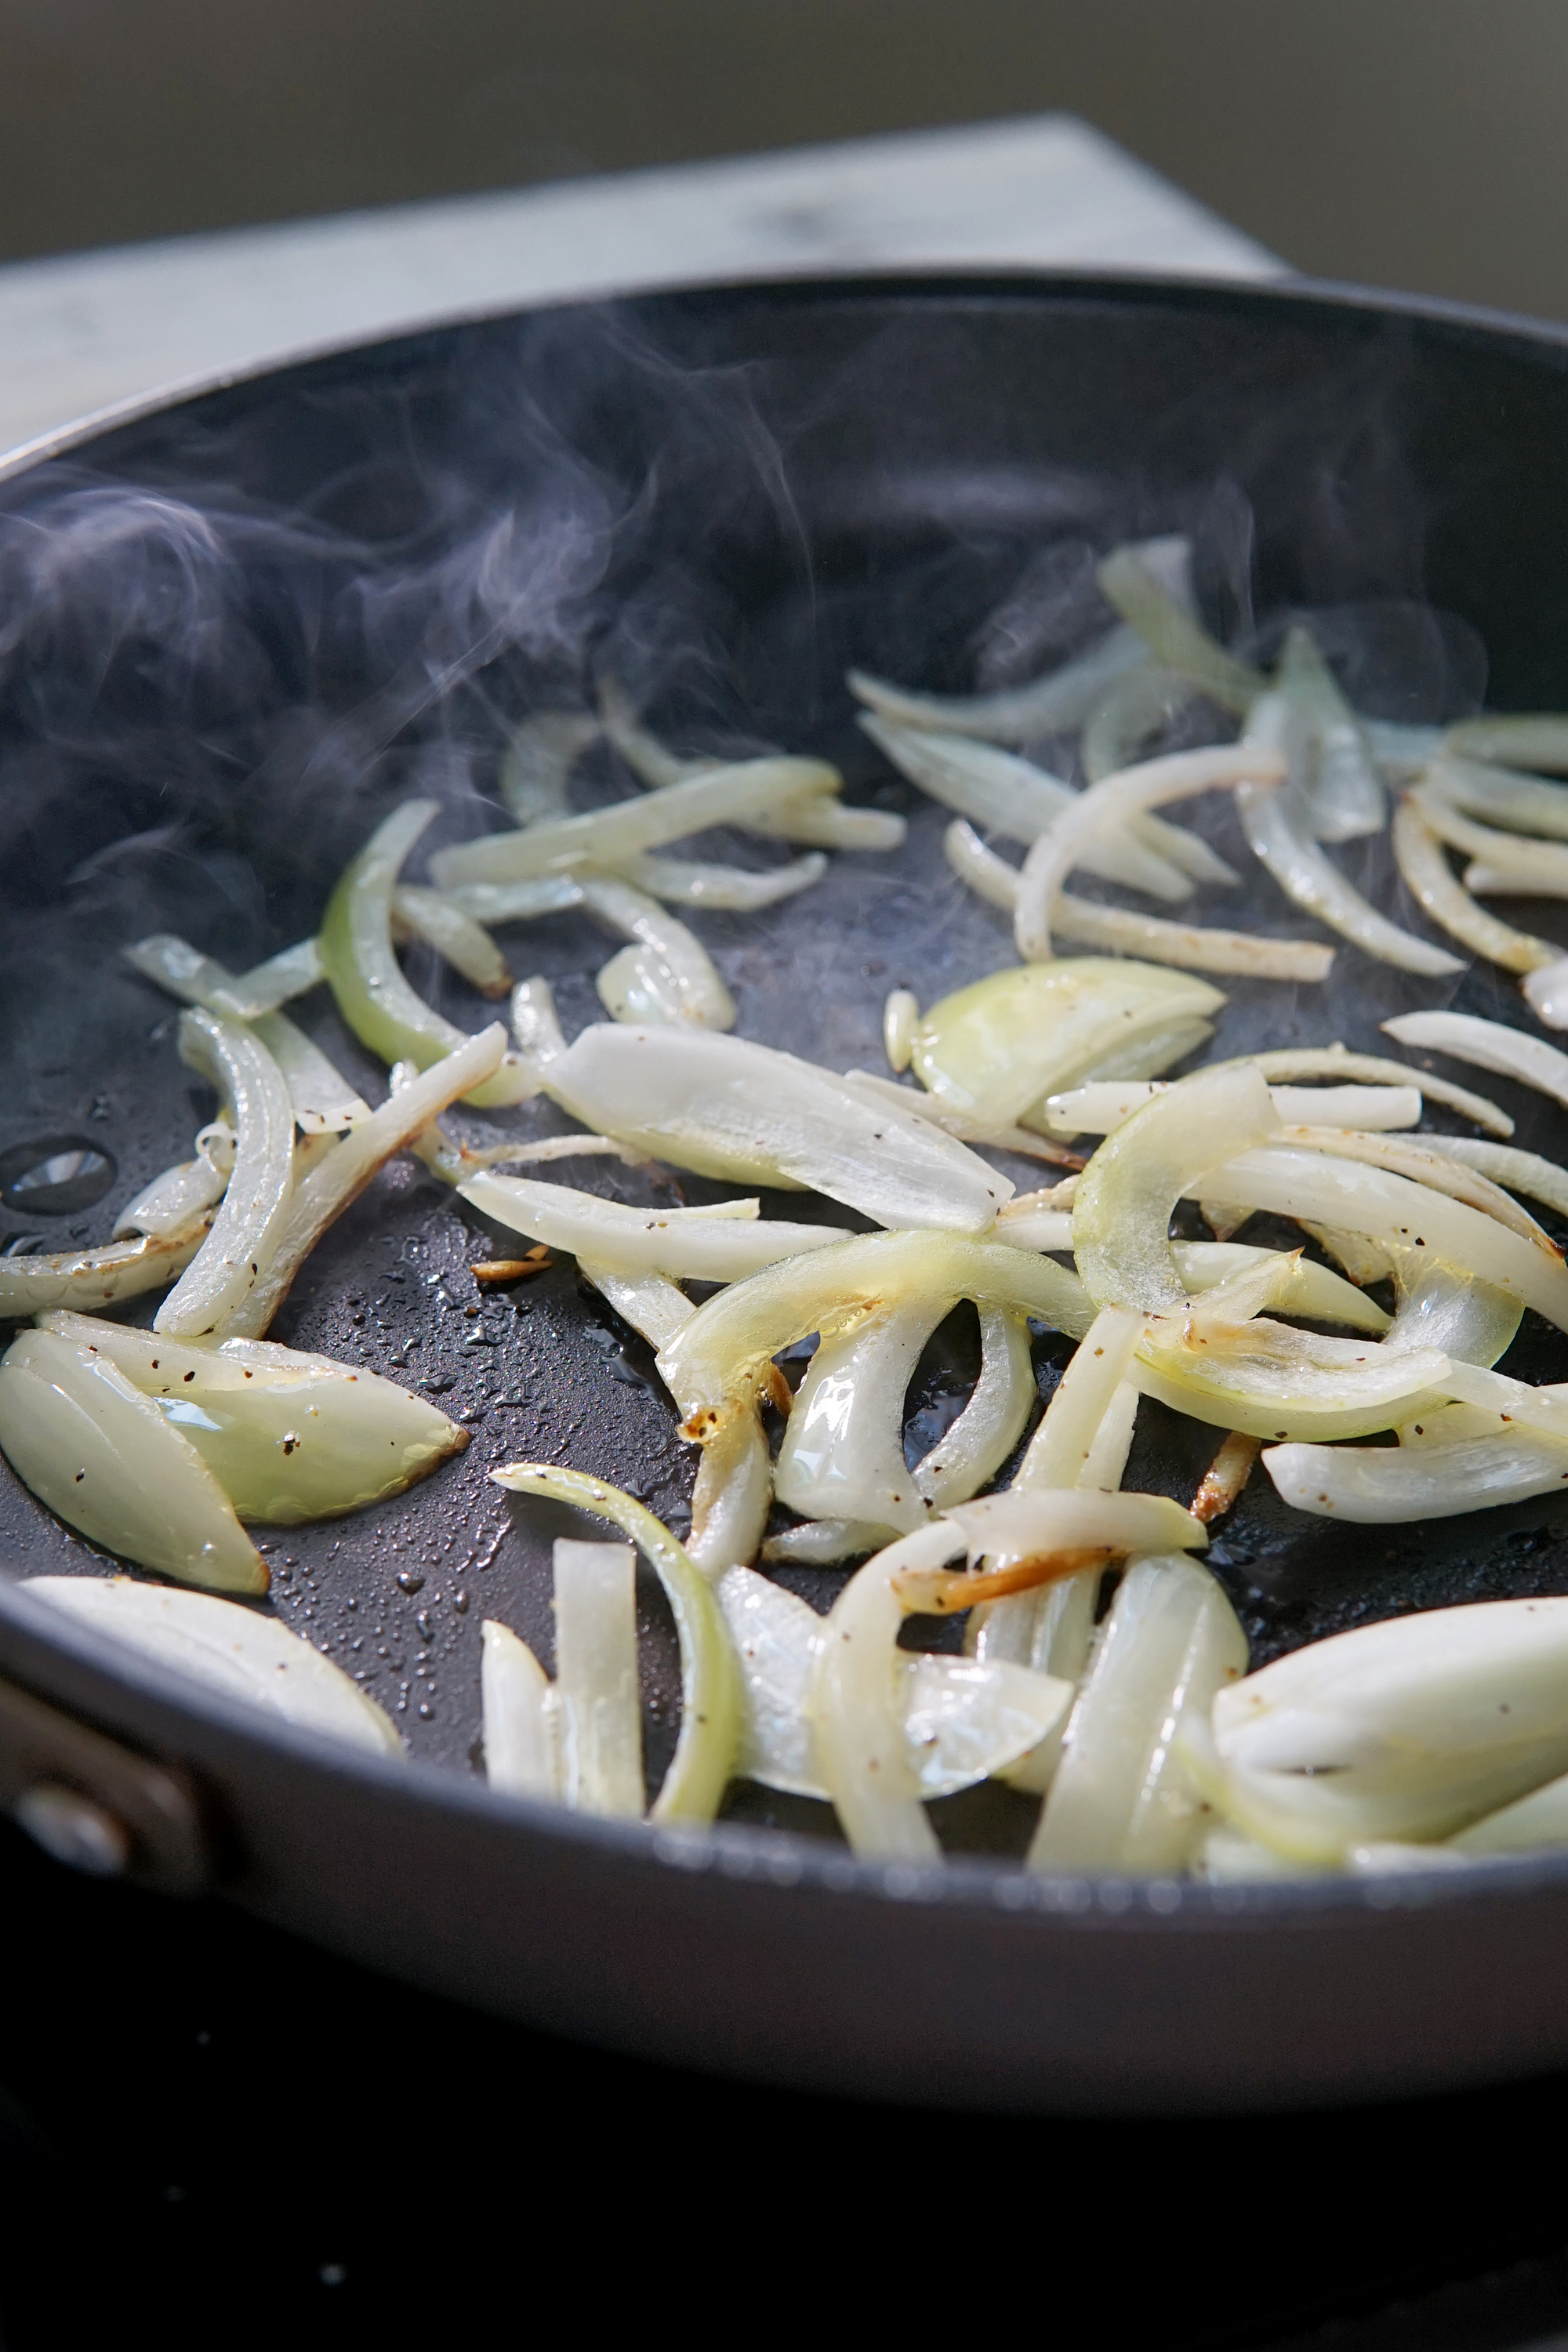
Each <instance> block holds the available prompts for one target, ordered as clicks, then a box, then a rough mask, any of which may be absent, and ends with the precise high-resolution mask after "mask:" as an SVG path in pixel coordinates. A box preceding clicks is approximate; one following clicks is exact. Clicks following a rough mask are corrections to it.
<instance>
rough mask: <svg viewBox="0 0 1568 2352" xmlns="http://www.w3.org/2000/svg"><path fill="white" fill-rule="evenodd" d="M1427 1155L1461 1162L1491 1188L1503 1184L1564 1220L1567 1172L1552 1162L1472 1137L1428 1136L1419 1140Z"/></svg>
mask: <svg viewBox="0 0 1568 2352" xmlns="http://www.w3.org/2000/svg"><path fill="white" fill-rule="evenodd" d="M1423 1140H1424V1142H1425V1143H1426V1148H1427V1150H1430V1151H1436V1152H1438V1153H1440V1154H1441V1155H1442V1156H1443V1158H1445V1159H1447V1160H1462V1161H1463V1163H1464V1165H1465V1166H1466V1167H1467V1168H1475V1169H1478V1170H1479V1171H1480V1173H1481V1174H1482V1175H1483V1176H1489V1177H1490V1179H1491V1181H1492V1182H1493V1183H1494V1184H1506V1185H1507V1187H1508V1189H1509V1190H1510V1192H1522V1193H1524V1195H1525V1196H1526V1198H1527V1199H1529V1200H1531V1201H1544V1202H1545V1203H1546V1205H1547V1207H1548V1208H1549V1209H1555V1210H1556V1212H1557V1213H1558V1215H1559V1216H1561V1217H1568V1168H1560V1167H1559V1166H1558V1164H1557V1162H1556V1160H1542V1158H1541V1157H1540V1155H1539V1154H1538V1153H1536V1152H1533V1151H1516V1150H1514V1149H1513V1147H1512V1146H1511V1145H1510V1144H1507V1143H1486V1142H1483V1141H1482V1140H1481V1139H1480V1138H1479V1136H1472V1135H1428V1136H1426V1137H1424V1138H1423Z"/></svg>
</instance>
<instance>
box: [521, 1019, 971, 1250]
mask: <svg viewBox="0 0 1568 2352" xmlns="http://www.w3.org/2000/svg"><path fill="white" fill-rule="evenodd" d="M542 1082H543V1084H544V1086H545V1088H546V1090H547V1091H548V1092H549V1093H550V1094H551V1095H552V1096H553V1097H554V1098H555V1100H556V1101H557V1102H558V1103H560V1104H561V1105H562V1107H563V1108H564V1109H566V1110H568V1111H570V1112H571V1114H572V1116H573V1117H574V1118H580V1119H581V1120H582V1121H583V1123H584V1126H585V1127H591V1128H595V1129H598V1130H599V1131H600V1132H602V1133H604V1134H605V1135H616V1136H619V1137H620V1138H621V1139H622V1140H623V1141H625V1142H627V1143H634V1144H636V1145H637V1146H638V1147H639V1148H640V1149H641V1150H644V1151H645V1152H647V1154H648V1156H649V1157H650V1158H654V1159H659V1160H668V1161H669V1162H671V1163H672V1164H673V1165H674V1166H676V1167H678V1168H690V1169H693V1170H695V1171H696V1172H697V1173H698V1174H699V1175H702V1176H717V1177H721V1178H728V1179H730V1180H731V1181H738V1182H742V1183H745V1182H751V1183H761V1184H773V1185H779V1184H782V1185H786V1186H789V1187H792V1188H803V1187H810V1188H811V1189H812V1190H814V1191H816V1192H826V1194H827V1196H828V1198H829V1200H834V1201H842V1202H845V1203H846V1204H847V1206H848V1207H850V1208H854V1209H859V1210H860V1211H862V1212H863V1213H864V1214H865V1215H867V1216H868V1217H875V1218H876V1219H877V1220H878V1222H879V1223H883V1224H887V1225H891V1226H909V1225H940V1226H945V1227H952V1228H953V1229H954V1230H956V1231H959V1232H964V1233H978V1232H983V1231H984V1229H985V1227H986V1226H988V1225H989V1224H990V1223H992V1221H993V1220H994V1217H995V1214H996V1212H997V1210H998V1209H999V1208H1000V1206H1001V1205H1002V1202H1004V1201H1005V1200H1007V1199H1008V1198H1009V1197H1010V1196H1011V1194H1012V1191H1013V1187H1012V1185H1011V1184H1010V1183H1009V1181H1007V1179H1006V1178H1005V1176H999V1175H997V1174H996V1172H995V1171H994V1169H991V1168H988V1167H987V1166H986V1164H985V1162H984V1160H978V1159H976V1158H975V1156H974V1154H973V1152H972V1151H969V1150H965V1148H964V1146H963V1144H962V1143H960V1142H958V1141H957V1140H956V1139H954V1138H952V1137H951V1136H947V1135H944V1134H942V1132H941V1130H940V1129H935V1128H933V1127H932V1126H931V1124H930V1123H929V1122H928V1121H926V1120H923V1119H921V1118H915V1117H913V1116H912V1115H911V1114H910V1113H907V1112H904V1113H900V1111H898V1110H896V1109H893V1108H887V1109H884V1108H882V1107H881V1104H880V1102H879V1103H877V1104H876V1105H873V1104H872V1103H870V1102H869V1101H868V1100H867V1098H866V1097H865V1096H863V1095H861V1094H858V1093H857V1092H856V1091H855V1090H854V1089H852V1088H851V1087H847V1086H846V1085H845V1083H844V1081H843V1079H842V1078H837V1077H835V1076H833V1075H832V1073H831V1072H829V1071H827V1070H822V1069H818V1068H816V1066H815V1065H814V1064H812V1063H810V1062H803V1061H798V1060H797V1059H796V1058H795V1055H793V1054H780V1053H775V1052H774V1051H773V1049H772V1047H770V1046H767V1045H752V1044H751V1043H749V1042H747V1041H743V1040H742V1039H741V1038H739V1037H719V1036H714V1035H711V1034H704V1033H702V1032H700V1031H696V1030H674V1029H629V1028H622V1027H621V1026H619V1025H618V1024H615V1023H609V1022H601V1023H599V1024H596V1025H595V1026H594V1027H592V1028H589V1029H584V1030H583V1031H582V1032H581V1034H579V1035H578V1036H577V1037H576V1038H575V1039H574V1042H573V1044H572V1045H570V1046H568V1047H567V1049H566V1051H565V1052H564V1053H563V1054H561V1055H557V1056H555V1057H554V1058H553V1059H552V1060H551V1061H549V1062H548V1063H547V1064H545V1065H544V1066H542Z"/></svg>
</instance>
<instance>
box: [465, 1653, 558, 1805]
mask: <svg viewBox="0 0 1568 2352" xmlns="http://www.w3.org/2000/svg"><path fill="white" fill-rule="evenodd" d="M481 1630H482V1637H483V1643H484V1646H483V1650H482V1653H481V1655H480V1661H479V1694H480V1703H481V1706H482V1708H483V1716H484V1737H485V1778H486V1780H488V1781H489V1785H490V1787H491V1788H492V1789H499V1790H501V1791H502V1792H503V1793H504V1794H505V1795H507V1796H509V1797H535V1798H539V1799H542V1801H544V1802H545V1803H546V1804H555V1803H558V1802H559V1801H560V1796H561V1766H560V1757H559V1754H558V1751H557V1745H556V1738H555V1709H554V1706H553V1704H552V1695H551V1689H550V1677H549V1676H548V1675H546V1673H545V1671H544V1668H543V1667H542V1665H541V1664H540V1663H539V1660H538V1659H537V1658H536V1657H535V1656H534V1654H533V1652H532V1651H531V1649H530V1648H529V1646H528V1644H527V1643H526V1642H521V1641H519V1639H518V1637H517V1635H516V1634H515V1633H513V1632H512V1631H511V1629H510V1626H508V1625H503V1624H501V1623H500V1622H499V1621H498V1620H497V1619H496V1618H493V1617H487V1618H486V1620H485V1622H484V1625H483V1628H482V1629H481Z"/></svg>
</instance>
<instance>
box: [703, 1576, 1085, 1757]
mask: <svg viewBox="0 0 1568 2352" xmlns="http://www.w3.org/2000/svg"><path fill="white" fill-rule="evenodd" d="M719 1604H720V1607H721V1609H722V1610H723V1612H724V1618H725V1622H726V1623H727V1624H728V1626H729V1628H730V1637H731V1641H732V1642H733V1643H734V1645H735V1653H736V1655H737V1657H738V1658H739V1660H740V1662H741V1674H742V1680H743V1684H744V1688H745V1729H744V1731H743V1733H742V1740H741V1754H740V1761H739V1764H738V1766H737V1769H738V1771H739V1772H740V1773H741V1775H742V1777H743V1778H744V1779H746V1780H757V1781H760V1782H761V1783H762V1785H763V1787H764V1788H768V1789H784V1790H788V1791H789V1792H790V1793H791V1794H793V1795H795V1796H800V1797H819V1798H825V1797H826V1793H827V1791H826V1789H825V1788H824V1787H823V1785H822V1783H821V1781H820V1780H818V1779H817V1777H816V1770H815V1769H814V1761H813V1758H812V1753H811V1726H810V1719H809V1716H808V1713H807V1709H808V1706H809V1704H810V1696H811V1683H812V1677H813V1675H814V1674H815V1672H816V1664H817V1661H818V1659H819V1657H820V1655H821V1653H822V1647H823V1643H824V1641H825V1639H826V1622H825V1621H824V1619H822V1618H821V1617H819V1616H818V1615H817V1613H816V1610H815V1609H813V1608H811V1607H810V1605H809V1604H808V1603H807V1602H806V1601H801V1600H798V1599H797V1598H796V1597H795V1594H794V1593H793V1592H786V1591H784V1588H783V1586H782V1585H777V1584H771V1583H770V1582H769V1581H768V1580H767V1578H766V1577H763V1576H758V1575H756V1574H755V1573H754V1571H753V1570H751V1569H748V1568H736V1569H731V1571H730V1573H729V1574H728V1575H727V1576H726V1577H725V1578H724V1579H723V1580H722V1582H721V1584H720V1586H719ZM895 1672H896V1673H897V1674H898V1675H900V1678H901V1679H902V1682H903V1684H904V1686H905V1687H904V1740H905V1746H906V1749H907V1752H908V1757H909V1761H910V1768H911V1769H912V1771H913V1772H914V1775H915V1777H916V1780H918V1782H919V1786H920V1793H921V1798H922V1799H929V1798H931V1797H950V1796H952V1795H953V1794H954V1793H955V1792H956V1791H957V1790H960V1789H970V1788H973V1786H974V1785H975V1783H976V1782H977V1781H980V1780H985V1779H987V1778H988V1777H989V1776H990V1775H991V1774H993V1773H998V1772H1002V1771H1005V1769H1007V1767H1008V1766H1009V1765H1011V1764H1014V1763H1016V1761H1017V1759H1019V1757H1021V1756H1024V1755H1026V1754H1027V1753H1028V1752H1029V1750H1030V1749H1032V1748H1036V1747H1037V1745H1038V1744H1039V1742H1040V1741H1041V1740H1042V1739H1044V1738H1046V1737H1047V1734H1048V1733H1049V1732H1050V1731H1051V1730H1052V1729H1053V1728H1054V1727H1056V1725H1057V1724H1058V1722H1059V1721H1060V1720H1061V1719H1062V1717H1064V1716H1065V1715H1066V1713H1067V1710H1068V1704H1069V1702H1070V1699H1071V1686H1070V1685H1069V1684H1068V1683H1065V1682H1062V1681H1058V1680H1055V1679H1053V1678H1052V1677H1050V1676H1048V1675H1042V1674H1036V1673H1032V1672H1031V1671H1030V1670H1029V1669H1028V1668H1027V1667H1024V1666H1018V1665H1014V1664H1006V1663H1004V1662H1002V1661H993V1662H990V1663H985V1664H983V1663H981V1662H979V1661H977V1660H975V1659H973V1658H949V1657H942V1656H937V1655H929V1654H928V1655H925V1656H918V1657H909V1656H903V1657H900V1658H899V1659H898V1661H897V1664H896V1666H895Z"/></svg>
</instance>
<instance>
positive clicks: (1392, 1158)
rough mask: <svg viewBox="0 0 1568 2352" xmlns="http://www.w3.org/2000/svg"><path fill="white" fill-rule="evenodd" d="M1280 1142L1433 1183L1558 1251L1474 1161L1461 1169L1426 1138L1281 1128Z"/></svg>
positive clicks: (1512, 1229) (1462, 1163)
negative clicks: (1431, 1148)
mask: <svg viewBox="0 0 1568 2352" xmlns="http://www.w3.org/2000/svg"><path fill="white" fill-rule="evenodd" d="M1279 1142H1280V1143H1281V1144H1284V1145H1297V1144H1300V1145H1301V1146H1302V1147H1303V1148H1304V1149H1306V1150H1309V1151H1326V1152H1327V1153H1329V1155H1330V1156H1331V1158H1333V1159H1337V1160H1364V1161H1365V1162H1366V1163H1367V1165H1368V1166H1369V1167H1373V1168H1391V1169H1393V1171H1394V1174H1395V1175H1396V1176H1408V1177H1410V1178H1411V1179H1412V1180H1413V1181H1414V1182H1415V1183H1417V1184H1426V1185H1429V1186H1430V1187H1431V1188H1432V1190H1433V1191H1434V1192H1447V1194H1448V1196H1449V1198H1450V1199H1452V1200H1455V1201H1463V1202H1467V1203H1468V1206H1469V1207H1470V1208H1472V1209H1479V1210H1480V1211H1481V1213H1482V1214H1483V1215H1485V1216H1489V1217H1495V1218H1496V1219H1497V1221H1498V1223H1500V1224H1502V1225H1506V1226H1507V1227H1508V1229H1509V1231H1510V1233H1515V1234H1523V1235H1524V1237H1525V1239H1526V1240H1527V1241H1533V1242H1536V1243H1539V1244H1541V1245H1542V1247H1543V1248H1546V1249H1548V1250H1552V1251H1555V1250H1556V1247H1557V1245H1556V1244H1555V1243H1554V1242H1553V1241H1552V1237H1551V1235H1550V1234H1548V1233H1547V1231H1546V1229H1545V1227H1544V1226H1542V1225H1541V1224H1538V1223H1537V1222H1536V1220H1535V1219H1534V1218H1533V1217H1532V1216H1531V1213H1530V1212H1529V1210H1528V1209H1521V1207H1520V1205H1519V1203H1518V1202H1517V1201H1512V1200H1510V1198H1509V1196H1508V1194H1507V1193H1506V1192H1503V1191H1501V1190H1500V1187H1499V1186H1498V1185H1496V1184H1494V1183H1493V1182H1492V1181H1491V1179H1490V1178H1489V1177H1488V1176H1485V1175H1483V1174H1482V1173H1481V1172H1480V1171H1479V1169H1477V1168H1476V1167H1475V1166H1474V1165H1473V1163H1467V1162H1465V1161H1464V1160H1460V1161H1459V1162H1458V1165H1457V1166H1456V1165H1455V1164H1453V1163H1454V1157H1455V1155H1454V1154H1452V1153H1450V1152H1444V1151H1432V1150H1428V1148H1427V1139H1426V1137H1425V1136H1406V1135H1372V1134H1364V1133H1363V1134H1356V1133H1354V1132H1352V1131H1347V1130H1346V1129H1342V1128H1323V1127H1281V1129H1280V1130H1279Z"/></svg>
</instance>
